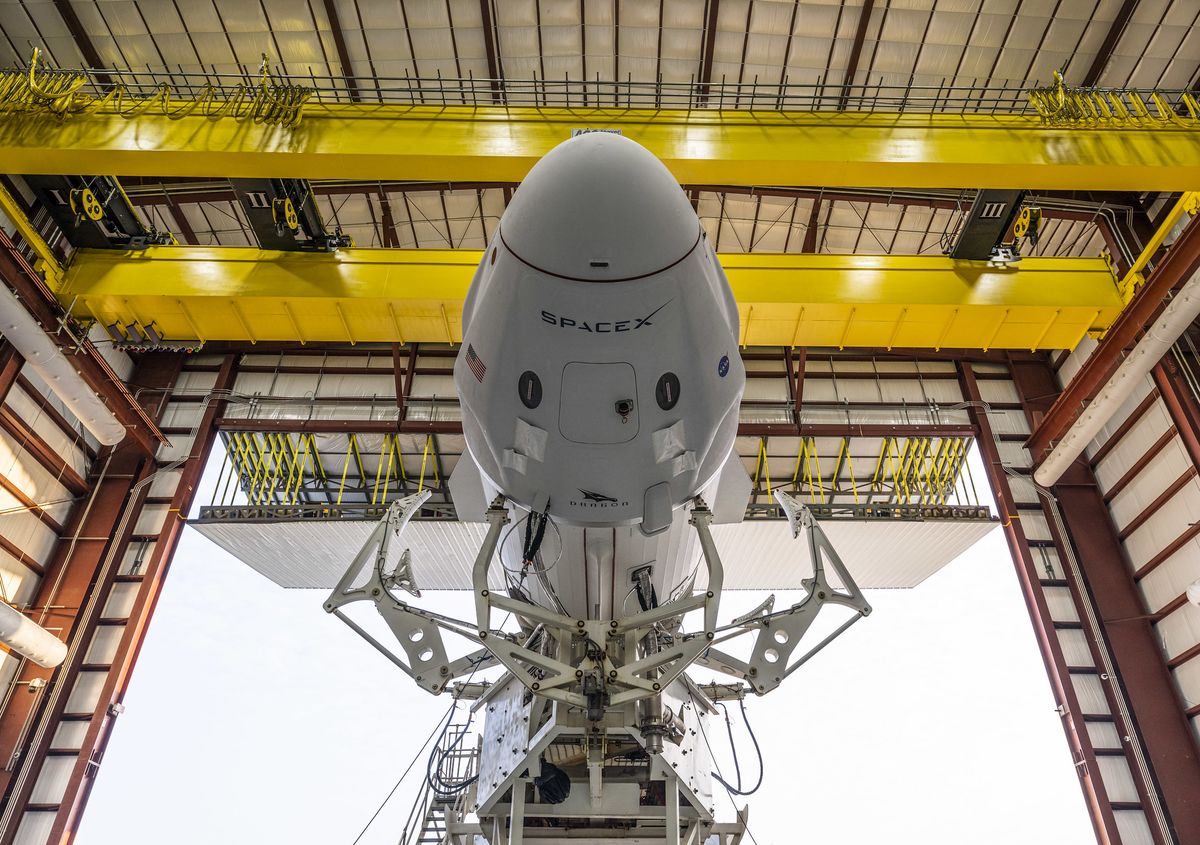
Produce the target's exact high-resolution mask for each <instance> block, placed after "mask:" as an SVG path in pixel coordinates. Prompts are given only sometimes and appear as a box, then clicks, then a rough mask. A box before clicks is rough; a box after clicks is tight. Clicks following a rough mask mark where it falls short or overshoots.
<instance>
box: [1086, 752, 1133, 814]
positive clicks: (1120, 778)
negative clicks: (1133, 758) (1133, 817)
mask: <svg viewBox="0 0 1200 845" xmlns="http://www.w3.org/2000/svg"><path fill="white" fill-rule="evenodd" d="M1096 764H1097V765H1098V766H1099V767H1100V778H1101V780H1103V781H1104V789H1105V791H1106V792H1107V793H1108V800H1109V801H1114V802H1116V801H1120V802H1129V803H1137V801H1138V800H1139V799H1138V791H1137V787H1136V786H1135V785H1134V783H1133V773H1132V772H1131V771H1129V762H1128V761H1127V760H1126V759H1125V758H1124V757H1110V756H1107V755H1105V756H1103V757H1097V758H1096Z"/></svg>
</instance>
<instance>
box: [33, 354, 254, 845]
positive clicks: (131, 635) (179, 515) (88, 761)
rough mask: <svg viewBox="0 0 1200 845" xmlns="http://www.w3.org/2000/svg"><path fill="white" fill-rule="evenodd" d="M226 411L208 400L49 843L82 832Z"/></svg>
mask: <svg viewBox="0 0 1200 845" xmlns="http://www.w3.org/2000/svg"><path fill="white" fill-rule="evenodd" d="M236 359H237V356H235V355H226V356H225V360H224V361H223V362H222V364H221V369H220V370H219V371H218V373H217V378H216V383H215V384H214V385H213V391H214V392H215V393H217V394H218V395H219V396H223V395H224V393H223V392H224V391H228V390H230V389H232V387H233V383H234V376H235V370H234V367H235V361H236ZM224 409H225V400H224V399H223V398H217V396H213V397H211V398H210V400H209V402H208V404H207V407H206V408H205V410H204V413H203V414H202V415H201V418H200V423H199V425H198V426H197V428H196V435H195V438H194V439H193V441H192V447H191V450H190V451H189V453H188V456H187V460H186V462H185V463H184V464H183V472H182V473H181V475H180V478H179V483H178V485H177V486H176V488H175V493H174V495H173V496H172V498H171V507H170V511H169V513H168V515H167V520H166V522H165V523H164V524H163V527H162V529H161V530H160V531H159V534H158V540H157V541H156V542H155V544H154V552H153V554H152V555H151V556H150V559H149V560H148V561H147V563H146V566H145V568H144V570H143V571H142V574H141V586H140V587H139V589H138V594H137V599H136V601H135V603H134V606H133V610H132V611H131V612H130V614H129V619H128V621H127V622H126V624H125V633H124V636H122V638H121V643H120V645H119V646H118V648H117V654H116V657H114V658H113V660H112V663H111V665H110V668H109V672H108V679H107V680H106V681H105V684H104V689H103V691H102V692H101V693H100V699H99V702H98V703H97V705H96V709H95V711H94V713H93V715H92V719H91V721H90V722H89V725H88V731H87V735H86V736H85V738H84V741H83V746H82V750H81V752H80V754H79V759H78V760H77V761H76V763H75V769H74V771H73V772H72V773H71V778H70V780H69V781H68V783H67V789H66V793H65V795H64V797H63V800H62V803H61V805H60V807H59V811H58V815H57V817H56V818H55V820H54V826H53V827H52V828H51V831H50V840H49V841H50V842H54V843H60V845H67V843H70V842H72V841H73V840H74V838H75V834H76V832H77V830H78V828H79V822H80V818H81V816H82V814H83V809H84V806H85V805H86V804H87V799H88V796H89V795H90V794H91V791H92V786H93V784H94V783H95V778H96V774H97V772H98V771H99V768H100V761H101V760H102V759H103V757H104V750H105V748H106V747H107V745H108V740H109V737H110V736H111V734H112V729H113V725H114V722H115V717H116V716H117V715H118V714H119V713H120V711H121V709H122V708H121V706H120V705H121V700H122V699H123V698H124V697H125V692H126V690H127V689H128V686H129V678H130V675H131V673H132V672H133V666H134V664H135V663H136V662H137V658H138V654H139V653H140V652H141V648H142V643H143V641H144V640H145V637H146V627H147V626H148V625H149V623H150V618H151V617H152V616H153V614H154V608H155V607H156V606H157V604H158V598H159V596H160V595H161V593H162V587H163V580H164V579H165V577H166V574H167V570H168V569H169V568H170V566H171V559H172V558H173V557H174V554H175V548H176V547H177V546H178V544H179V536H180V534H181V533H182V531H183V528H184V525H185V524H186V521H187V515H188V511H189V510H190V509H191V507H192V502H193V500H194V499H195V496H196V486H197V485H198V484H199V483H200V476H201V475H202V473H203V472H204V466H205V464H206V462H207V460H208V454H209V452H210V451H211V450H212V446H213V442H214V441H215V440H216V437H217V429H216V425H215V423H216V420H217V419H218V418H219V417H220V416H221V414H222V412H223V411H224Z"/></svg>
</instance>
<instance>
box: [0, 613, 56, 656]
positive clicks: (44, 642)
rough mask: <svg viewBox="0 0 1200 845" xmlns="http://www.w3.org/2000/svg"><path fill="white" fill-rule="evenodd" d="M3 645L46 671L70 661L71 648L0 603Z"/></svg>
mask: <svg viewBox="0 0 1200 845" xmlns="http://www.w3.org/2000/svg"><path fill="white" fill-rule="evenodd" d="M0 642H2V643H4V644H5V645H6V646H8V647H9V648H11V649H12V650H13V651H15V652H17V654H20V655H21V656H22V657H26V658H28V659H29V660H32V661H33V662H34V663H36V664H37V665H38V666H41V667H42V668H43V669H53V668H54V667H55V666H57V665H58V664H60V663H62V662H63V660H65V659H66V657H67V645H66V643H64V642H63V641H62V640H60V639H59V638H58V637H56V636H54V635H53V634H51V633H50V632H49V631H47V630H46V629H45V628H43V627H42V626H41V625H39V624H37V623H36V622H34V621H33V620H32V619H30V618H29V617H28V616H26V615H25V614H24V613H22V612H21V611H19V610H17V609H16V608H15V607H12V606H11V605H8V604H4V603H3V602H0Z"/></svg>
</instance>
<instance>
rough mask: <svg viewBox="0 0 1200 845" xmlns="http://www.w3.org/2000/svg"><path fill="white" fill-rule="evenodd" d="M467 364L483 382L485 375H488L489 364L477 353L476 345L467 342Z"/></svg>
mask: <svg viewBox="0 0 1200 845" xmlns="http://www.w3.org/2000/svg"><path fill="white" fill-rule="evenodd" d="M467 366H468V367H470V368H471V372H473V373H474V374H475V378H477V379H479V381H480V383H482V382H483V377H484V376H485V375H487V366H486V365H485V364H484V363H483V359H482V358H480V357H479V356H478V355H476V354H475V347H474V346H472V345H471V344H469V343H468V344H467Z"/></svg>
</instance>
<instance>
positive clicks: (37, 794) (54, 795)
mask: <svg viewBox="0 0 1200 845" xmlns="http://www.w3.org/2000/svg"><path fill="white" fill-rule="evenodd" d="M76 759H78V758H76V757H47V758H46V761H45V762H44V763H42V769H41V771H40V772H38V777H37V781H36V782H35V783H34V785H33V791H32V792H31V793H30V794H29V803H31V804H57V803H58V802H59V801H61V800H62V797H63V793H65V792H66V789H67V781H68V780H70V779H71V769H73V768H74V767H75V761H76Z"/></svg>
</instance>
